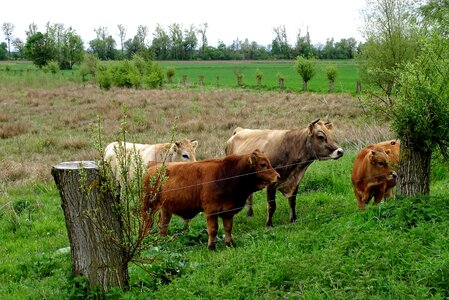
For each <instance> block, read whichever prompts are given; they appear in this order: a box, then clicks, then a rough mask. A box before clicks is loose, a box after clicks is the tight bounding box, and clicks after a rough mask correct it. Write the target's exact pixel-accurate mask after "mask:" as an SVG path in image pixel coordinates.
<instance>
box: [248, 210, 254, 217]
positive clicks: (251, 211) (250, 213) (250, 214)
mask: <svg viewBox="0 0 449 300" xmlns="http://www.w3.org/2000/svg"><path fill="white" fill-rule="evenodd" d="M246 215H247V216H248V217H252V216H253V215H254V212H253V210H252V209H251V210H249V209H248V211H247V212H246Z"/></svg>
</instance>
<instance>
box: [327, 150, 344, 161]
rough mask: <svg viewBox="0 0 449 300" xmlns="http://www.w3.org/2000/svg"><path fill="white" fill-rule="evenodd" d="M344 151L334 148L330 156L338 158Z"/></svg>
mask: <svg viewBox="0 0 449 300" xmlns="http://www.w3.org/2000/svg"><path fill="white" fill-rule="evenodd" d="M344 153H345V152H344V151H343V149H341V148H338V149H337V150H335V151H334V152H332V153H331V155H330V158H332V159H339V158H340V157H342V156H343V154H344Z"/></svg>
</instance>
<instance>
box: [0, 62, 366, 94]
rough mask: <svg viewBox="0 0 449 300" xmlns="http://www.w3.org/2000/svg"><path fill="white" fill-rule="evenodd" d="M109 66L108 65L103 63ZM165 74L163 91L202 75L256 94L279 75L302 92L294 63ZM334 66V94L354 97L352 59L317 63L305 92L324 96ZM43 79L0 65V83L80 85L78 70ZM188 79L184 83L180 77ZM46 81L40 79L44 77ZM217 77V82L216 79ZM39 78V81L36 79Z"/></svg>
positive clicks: (166, 65) (287, 87) (202, 65)
mask: <svg viewBox="0 0 449 300" xmlns="http://www.w3.org/2000/svg"><path fill="white" fill-rule="evenodd" d="M106 63H110V62H106ZM159 64H160V65H161V67H162V69H163V71H164V74H165V73H166V71H167V70H168V69H170V68H172V69H174V71H175V72H174V76H173V79H172V83H168V82H167V81H168V80H167V78H165V83H164V88H165V89H178V88H181V89H185V88H186V87H188V88H193V89H195V88H199V87H200V81H199V80H200V76H204V82H203V86H201V88H206V89H207V88H212V89H215V88H217V86H218V87H219V88H239V89H245V90H256V91H278V90H279V80H278V78H279V76H282V77H283V78H284V86H283V89H284V91H286V92H301V91H302V80H301V77H300V76H299V75H298V73H297V71H296V70H295V68H294V64H295V61H294V60H279V61H219V62H218V61H198V62H196V61H160V62H159ZM328 65H334V66H336V68H337V72H338V75H337V78H336V80H335V84H334V92H336V93H350V94H355V92H356V84H357V80H359V79H360V78H359V74H358V70H357V62H356V61H355V60H319V61H317V64H316V75H315V76H314V77H313V78H312V79H311V80H310V82H309V84H308V90H309V91H310V92H319V93H327V92H328V90H329V82H328V80H327V78H326V67H327V66H328ZM256 71H260V72H261V73H262V74H263V76H262V80H261V84H260V85H257V79H256ZM236 73H241V74H242V75H243V79H242V85H241V86H238V84H237V77H236ZM46 75H48V76H43V75H42V71H41V70H39V69H37V68H36V67H35V66H34V65H33V64H32V63H30V62H19V63H1V62H0V80H6V81H9V80H8V78H10V77H16V79H17V80H16V81H15V82H20V83H21V84H22V83H25V84H27V85H33V84H36V85H38V84H42V81H44V84H45V85H48V86H53V85H60V84H61V83H62V82H64V81H66V80H69V81H73V82H77V83H81V77H80V76H79V71H78V67H77V66H75V67H74V69H73V70H63V71H60V72H59V73H58V74H50V73H47V74H46ZM184 76H187V77H186V78H187V81H186V84H184V80H183V77H184ZM44 77H45V78H47V79H46V80H43V78H44ZM217 77H218V80H217ZM38 78H39V80H38Z"/></svg>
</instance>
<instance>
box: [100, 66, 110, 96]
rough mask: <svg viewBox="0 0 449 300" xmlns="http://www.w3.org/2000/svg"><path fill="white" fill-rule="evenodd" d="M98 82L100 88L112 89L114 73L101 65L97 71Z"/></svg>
mask: <svg viewBox="0 0 449 300" xmlns="http://www.w3.org/2000/svg"><path fill="white" fill-rule="evenodd" d="M97 82H98V85H99V86H100V88H102V89H105V90H109V89H110V88H111V87H112V72H111V71H110V70H109V68H108V67H107V66H105V65H100V66H99V67H98V69H97Z"/></svg>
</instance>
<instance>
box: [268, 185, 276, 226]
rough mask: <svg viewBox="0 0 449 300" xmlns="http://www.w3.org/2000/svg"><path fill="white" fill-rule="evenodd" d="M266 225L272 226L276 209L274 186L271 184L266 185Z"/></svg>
mask: <svg viewBox="0 0 449 300" xmlns="http://www.w3.org/2000/svg"><path fill="white" fill-rule="evenodd" d="M267 210H268V215H267V224H266V225H267V226H269V227H273V214H274V212H275V211H276V188H275V187H274V186H273V185H269V186H267Z"/></svg>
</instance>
